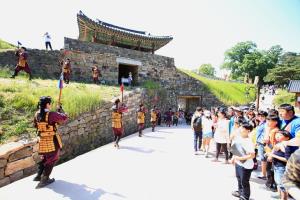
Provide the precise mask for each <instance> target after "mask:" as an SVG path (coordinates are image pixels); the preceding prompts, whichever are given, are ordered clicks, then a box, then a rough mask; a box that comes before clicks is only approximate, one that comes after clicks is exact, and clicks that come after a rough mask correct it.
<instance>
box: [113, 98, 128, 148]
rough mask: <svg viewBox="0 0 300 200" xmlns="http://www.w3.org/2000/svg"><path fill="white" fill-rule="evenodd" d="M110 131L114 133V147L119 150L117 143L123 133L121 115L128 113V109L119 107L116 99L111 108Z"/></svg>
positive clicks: (118, 101)
mask: <svg viewBox="0 0 300 200" xmlns="http://www.w3.org/2000/svg"><path fill="white" fill-rule="evenodd" d="M112 110H113V112H112V117H111V119H112V129H113V133H114V143H115V144H114V146H115V147H117V148H119V141H120V139H121V137H122V135H123V133H124V127H123V122H122V117H123V113H124V112H127V111H128V108H127V107H126V106H125V105H124V104H121V105H120V100H119V99H117V100H116V101H115V104H114V105H113V107H112Z"/></svg>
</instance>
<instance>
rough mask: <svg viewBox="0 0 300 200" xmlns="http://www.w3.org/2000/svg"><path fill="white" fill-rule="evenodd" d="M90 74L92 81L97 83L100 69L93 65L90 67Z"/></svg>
mask: <svg viewBox="0 0 300 200" xmlns="http://www.w3.org/2000/svg"><path fill="white" fill-rule="evenodd" d="M92 75H93V81H94V83H95V84H97V83H99V77H101V73H100V70H99V69H98V67H96V66H94V67H93V68H92Z"/></svg>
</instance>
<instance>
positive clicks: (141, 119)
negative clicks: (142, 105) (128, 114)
mask: <svg viewBox="0 0 300 200" xmlns="http://www.w3.org/2000/svg"><path fill="white" fill-rule="evenodd" d="M137 123H138V124H144V123H145V113H144V112H142V111H138V116H137Z"/></svg>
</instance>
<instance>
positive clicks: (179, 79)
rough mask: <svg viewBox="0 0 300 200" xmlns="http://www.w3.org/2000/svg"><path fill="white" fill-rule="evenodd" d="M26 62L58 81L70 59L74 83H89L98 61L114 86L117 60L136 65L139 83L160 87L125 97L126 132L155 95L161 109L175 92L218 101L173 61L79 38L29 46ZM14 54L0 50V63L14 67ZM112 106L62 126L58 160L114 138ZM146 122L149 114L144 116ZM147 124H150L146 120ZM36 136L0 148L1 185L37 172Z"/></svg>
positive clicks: (39, 73)
mask: <svg viewBox="0 0 300 200" xmlns="http://www.w3.org/2000/svg"><path fill="white" fill-rule="evenodd" d="M28 52H29V66H30V67H31V69H32V71H33V76H34V77H40V78H44V79H49V78H50V79H58V77H59V75H60V73H61V67H60V66H59V61H60V60H62V59H63V58H70V59H71V64H72V76H71V82H72V81H79V82H86V83H90V82H92V78H91V67H92V66H93V65H94V64H96V65H97V66H99V68H100V70H101V73H102V76H103V77H102V80H104V81H105V82H106V83H107V84H118V70H119V64H122V63H125V64H129V65H135V66H137V68H138V74H137V77H136V78H137V82H138V83H139V84H141V83H142V82H143V81H146V80H150V81H154V82H157V83H159V84H160V89H154V90H146V89H140V88H136V89H135V90H134V91H132V92H129V93H128V94H126V95H125V97H124V102H125V103H126V104H127V106H128V107H129V112H128V113H126V114H125V115H124V118H123V120H124V123H125V124H126V126H125V133H126V135H129V134H132V133H135V132H136V131H137V125H136V110H137V108H138V105H139V104H140V103H144V104H145V105H146V107H147V108H148V109H150V108H151V107H152V106H153V100H154V98H155V96H156V97H159V98H158V102H156V104H157V106H158V107H159V108H160V109H161V110H162V111H165V110H167V109H168V108H169V107H171V108H173V109H176V108H177V107H178V101H177V99H178V98H177V97H179V96H202V100H201V102H202V106H205V107H208V108H209V107H210V106H215V105H221V103H220V102H219V101H218V100H217V99H216V98H215V96H214V95H213V94H211V93H209V92H208V91H207V89H206V87H205V85H204V84H203V83H202V82H200V81H198V80H196V79H194V78H192V77H189V76H188V75H186V74H184V73H182V72H181V71H179V70H178V69H176V67H175V64H174V59H173V58H169V57H164V56H159V55H155V54H150V53H145V52H140V51H135V50H129V49H123V48H119V47H112V46H107V45H102V44H94V43H88V42H82V41H79V40H74V39H70V38H65V49H64V50H61V51H45V50H35V49H31V50H29V51H28ZM15 64H16V58H15V56H14V52H13V51H8V52H0V67H8V68H10V69H12V70H13V68H14V66H15ZM111 106H112V102H107V103H105V104H103V105H102V106H101V107H99V108H98V109H96V110H94V111H90V112H88V113H84V114H82V115H81V116H80V117H78V118H77V119H74V120H73V121H70V122H69V123H67V124H65V125H63V126H61V127H60V129H59V132H60V133H61V135H62V139H63V143H64V148H63V150H62V152H61V160H60V162H64V161H67V160H70V159H72V158H74V157H76V156H78V155H80V154H83V153H85V152H88V151H90V150H92V149H95V148H97V147H100V146H102V145H104V144H107V143H109V142H111V141H112V140H113V138H112V131H111ZM146 121H147V123H148V122H149V113H148V115H147V117H146ZM146 127H149V123H148V124H146ZM37 149H38V146H37V139H34V140H33V141H26V142H24V141H19V142H13V143H9V144H5V145H2V146H1V147H0V187H1V186H4V185H7V184H9V183H12V182H14V181H16V180H19V179H21V178H23V177H26V176H29V175H31V174H33V173H35V172H36V170H37V163H38V162H39V156H38V153H37Z"/></svg>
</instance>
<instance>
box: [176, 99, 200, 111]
mask: <svg viewBox="0 0 300 200" xmlns="http://www.w3.org/2000/svg"><path fill="white" fill-rule="evenodd" d="M177 102H178V107H179V108H181V109H182V110H184V111H186V112H188V113H193V112H195V110H196V108H197V106H201V107H202V96H178V97H177Z"/></svg>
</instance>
